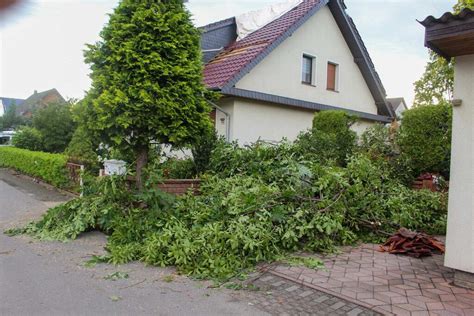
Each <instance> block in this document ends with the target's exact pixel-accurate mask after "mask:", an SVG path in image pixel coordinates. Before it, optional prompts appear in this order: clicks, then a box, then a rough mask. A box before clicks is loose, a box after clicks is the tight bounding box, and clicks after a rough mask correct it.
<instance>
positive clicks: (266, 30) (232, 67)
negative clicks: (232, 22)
mask: <svg viewBox="0 0 474 316" xmlns="http://www.w3.org/2000/svg"><path fill="white" fill-rule="evenodd" d="M321 1H322V0H304V1H303V2H302V3H301V4H299V5H298V6H296V7H295V8H293V9H292V10H290V11H289V12H287V13H285V14H284V15H282V16H281V17H279V18H277V19H276V20H274V21H272V22H270V23H269V24H267V25H265V26H264V27H262V28H260V29H258V30H256V31H255V32H253V33H251V34H249V35H248V36H247V37H245V38H244V39H242V40H240V41H237V42H234V43H233V44H231V45H230V46H229V47H227V48H226V49H225V50H224V51H222V52H221V53H220V54H218V55H217V56H216V57H215V58H214V59H212V60H211V61H210V62H209V63H207V64H206V65H205V67H204V83H205V84H206V85H207V86H208V87H209V88H222V87H223V86H225V85H226V84H227V83H228V82H229V81H230V80H232V78H233V77H234V76H236V75H237V74H238V73H239V72H240V71H241V70H242V69H243V68H244V67H245V66H247V65H248V64H249V63H251V62H252V61H253V60H254V59H255V58H256V57H257V56H259V55H260V54H261V53H263V52H264V51H265V49H266V48H267V47H268V46H269V45H271V44H272V43H273V42H275V41H276V40H277V39H278V38H279V37H280V36H282V35H283V34H284V33H285V32H286V31H287V30H288V29H289V28H291V27H292V26H293V25H294V24H295V23H297V22H298V21H299V20H300V19H302V18H303V17H304V16H305V15H306V14H307V13H308V12H309V11H310V10H311V9H312V8H314V7H315V6H316V5H318V4H319V3H320V2H321Z"/></svg>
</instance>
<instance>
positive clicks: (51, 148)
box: [33, 103, 76, 153]
mask: <svg viewBox="0 0 474 316" xmlns="http://www.w3.org/2000/svg"><path fill="white" fill-rule="evenodd" d="M33 127H34V128H36V129H37V130H39V131H40V132H41V134H42V135H43V146H44V150H45V151H47V152H54V153H60V152H63V151H64V150H65V149H66V147H67V145H68V144H69V142H70V141H71V138H72V134H73V133H74V130H75V128H76V126H75V123H74V121H73V119H72V114H71V106H70V104H68V103H50V104H48V105H47V106H46V107H44V108H41V109H39V110H37V111H36V112H34V113H33Z"/></svg>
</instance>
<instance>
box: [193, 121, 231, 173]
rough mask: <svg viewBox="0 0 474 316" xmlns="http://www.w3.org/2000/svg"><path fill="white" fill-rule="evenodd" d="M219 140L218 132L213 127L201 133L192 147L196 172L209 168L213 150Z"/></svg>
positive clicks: (202, 171)
mask: <svg viewBox="0 0 474 316" xmlns="http://www.w3.org/2000/svg"><path fill="white" fill-rule="evenodd" d="M218 141H224V140H222V139H221V140H219V139H218V137H217V134H216V132H215V130H214V128H212V130H208V131H206V132H205V133H203V135H201V136H200V137H199V138H198V139H197V140H196V141H195V142H194V144H193V146H192V147H191V151H192V153H193V161H194V168H195V169H196V174H201V173H204V172H206V171H207V170H208V169H209V163H210V160H211V154H212V151H213V150H214V149H215V148H216V146H217V142H218Z"/></svg>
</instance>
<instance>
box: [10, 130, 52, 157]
mask: <svg viewBox="0 0 474 316" xmlns="http://www.w3.org/2000/svg"><path fill="white" fill-rule="evenodd" d="M12 144H13V146H15V147H18V148H23V149H28V150H33V151H42V150H43V149H44V146H43V135H42V134H41V132H40V131H38V130H37V129H36V128H34V127H28V126H23V127H22V128H21V129H20V130H19V131H17V132H16V134H15V135H14V136H13V138H12Z"/></svg>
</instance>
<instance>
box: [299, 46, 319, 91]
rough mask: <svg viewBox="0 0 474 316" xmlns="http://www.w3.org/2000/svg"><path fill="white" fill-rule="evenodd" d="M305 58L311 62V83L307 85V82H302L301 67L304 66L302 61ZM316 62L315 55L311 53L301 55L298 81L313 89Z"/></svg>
mask: <svg viewBox="0 0 474 316" xmlns="http://www.w3.org/2000/svg"><path fill="white" fill-rule="evenodd" d="M305 57H307V58H311V59H312V60H313V61H312V63H311V83H308V82H304V81H303V65H304V59H305ZM317 62H318V57H317V56H316V55H315V54H311V53H306V52H303V53H302V54H301V66H300V80H301V84H304V85H307V86H308V85H309V86H313V87H315V86H316V78H317V76H316V70H317V69H318V67H317V65H316V63H317Z"/></svg>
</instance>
